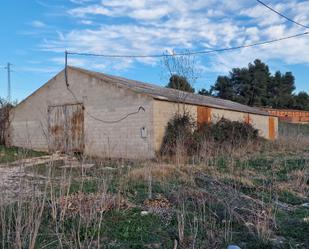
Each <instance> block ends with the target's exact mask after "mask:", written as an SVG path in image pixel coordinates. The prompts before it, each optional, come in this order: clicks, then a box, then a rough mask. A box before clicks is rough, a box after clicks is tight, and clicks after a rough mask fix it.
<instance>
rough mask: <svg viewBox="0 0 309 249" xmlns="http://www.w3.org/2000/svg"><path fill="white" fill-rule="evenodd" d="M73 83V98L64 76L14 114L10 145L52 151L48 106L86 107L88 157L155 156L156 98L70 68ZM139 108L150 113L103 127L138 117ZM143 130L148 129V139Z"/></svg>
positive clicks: (35, 94) (48, 85) (49, 83)
mask: <svg viewBox="0 0 309 249" xmlns="http://www.w3.org/2000/svg"><path fill="white" fill-rule="evenodd" d="M68 79H69V84H70V89H71V90H72V92H73V93H74V96H73V95H72V94H71V93H70V92H69V91H68V90H67V88H66V85H65V80H64V73H63V72H62V73H60V74H58V75H57V76H56V77H54V78H53V79H51V80H50V81H49V82H48V84H46V85H44V86H43V87H42V88H40V89H39V90H38V91H36V92H35V93H34V94H32V95H31V96H30V97H29V98H27V99H26V100H25V101H23V102H21V103H20V104H19V105H18V106H17V107H16V108H15V109H14V110H13V112H12V115H11V127H10V140H11V145H14V146H21V147H27V148H32V149H36V150H48V145H49V137H48V115H47V109H48V106H51V105H64V104H74V103H82V104H83V105H84V108H85V110H84V115H85V117H84V134H85V138H84V139H85V154H87V155H91V156H98V157H105V156H106V157H117V158H119V157H125V158H149V157H153V156H154V149H153V142H152V138H153V134H152V133H153V128H152V99H151V98H148V97H146V96H141V95H139V94H135V93H134V92H132V91H128V90H125V89H123V88H119V87H117V86H115V85H113V84H110V83H108V82H103V81H101V80H98V79H96V78H93V77H91V76H88V75H86V74H85V73H81V72H79V71H76V70H72V69H70V68H69V69H68ZM140 106H142V107H143V108H144V110H145V111H143V110H140V111H139V112H138V113H137V114H134V115H133V114H132V115H129V116H128V117H127V118H126V119H124V120H122V121H119V122H116V123H108V122H105V123H104V122H101V121H102V120H103V121H115V120H119V119H122V118H123V117H125V116H126V115H128V114H129V113H133V112H137V111H138V108H139V107H140ZM99 120H101V121H99ZM141 128H145V130H144V133H143V136H142V134H141ZM145 134H146V135H145Z"/></svg>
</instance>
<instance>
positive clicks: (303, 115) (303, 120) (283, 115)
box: [263, 108, 309, 124]
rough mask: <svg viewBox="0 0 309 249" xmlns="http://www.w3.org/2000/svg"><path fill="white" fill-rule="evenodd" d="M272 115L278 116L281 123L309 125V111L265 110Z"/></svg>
mask: <svg viewBox="0 0 309 249" xmlns="http://www.w3.org/2000/svg"><path fill="white" fill-rule="evenodd" d="M263 110H265V111H267V112H268V113H269V114H270V115H273V116H276V117H278V118H279V120H280V121H283V122H288V123H298V124H309V111H300V110H291V109H272V108H263Z"/></svg>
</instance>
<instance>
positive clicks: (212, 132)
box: [161, 113, 260, 155]
mask: <svg viewBox="0 0 309 249" xmlns="http://www.w3.org/2000/svg"><path fill="white" fill-rule="evenodd" d="M192 120H193V119H192V118H191V117H190V115H189V114H187V113H184V114H182V115H179V114H177V115H175V116H174V117H173V118H172V119H171V120H170V122H168V125H167V128H166V132H165V136H164V138H163V143H162V147H161V153H162V154H167V155H175V154H176V151H177V148H178V146H179V145H181V147H182V148H183V149H184V150H185V151H186V152H187V153H189V154H190V155H196V154H197V153H198V151H199V150H200V149H201V148H202V147H203V145H204V144H205V143H215V144H216V146H218V147H224V146H241V145H244V144H245V143H247V142H248V141H250V142H254V141H257V140H258V139H260V138H259V136H258V130H257V129H255V128H253V126H252V125H250V124H248V123H244V122H239V121H230V120H227V119H225V118H221V119H220V120H219V121H218V122H217V123H203V124H198V125H197V126H196V125H195V124H194V122H193V121H192Z"/></svg>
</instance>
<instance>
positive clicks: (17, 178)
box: [0, 154, 76, 204]
mask: <svg viewBox="0 0 309 249" xmlns="http://www.w3.org/2000/svg"><path fill="white" fill-rule="evenodd" d="M55 161H57V162H61V161H63V165H68V164H72V163H73V162H74V160H72V158H70V157H68V156H63V155H59V154H54V155H49V156H42V157H36V158H27V159H22V160H17V161H15V162H11V163H5V164H0V204H4V203H9V202H12V201H14V200H16V199H18V198H24V197H26V196H29V195H37V194H39V192H40V191H39V190H38V188H37V186H36V185H37V184H34V183H38V182H39V181H42V178H44V177H43V176H40V175H35V174H29V173H26V172H25V169H26V168H27V167H35V166H38V165H42V164H51V165H53V163H54V162H55ZM74 163H75V164H76V162H74Z"/></svg>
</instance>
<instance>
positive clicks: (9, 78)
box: [5, 62, 12, 103]
mask: <svg viewBox="0 0 309 249" xmlns="http://www.w3.org/2000/svg"><path fill="white" fill-rule="evenodd" d="M11 65H12V64H11V63H9V62H8V63H7V66H6V67H5V69H7V72H8V96H7V101H8V103H11Z"/></svg>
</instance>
